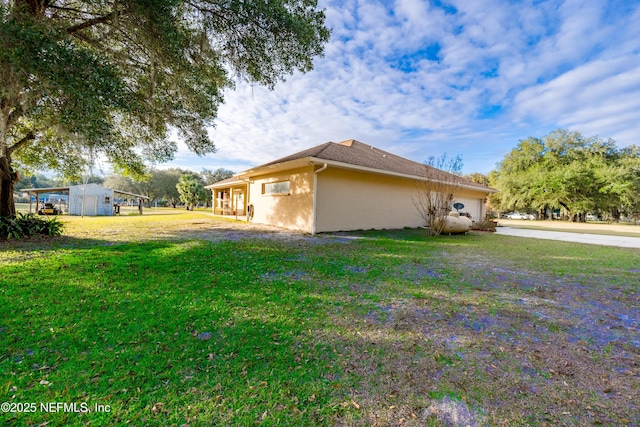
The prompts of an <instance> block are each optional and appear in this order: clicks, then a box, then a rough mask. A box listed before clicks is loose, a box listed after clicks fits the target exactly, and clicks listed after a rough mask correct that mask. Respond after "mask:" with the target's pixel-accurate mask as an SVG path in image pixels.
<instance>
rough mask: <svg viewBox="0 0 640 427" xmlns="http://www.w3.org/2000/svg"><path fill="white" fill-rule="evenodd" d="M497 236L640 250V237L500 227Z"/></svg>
mask: <svg viewBox="0 0 640 427" xmlns="http://www.w3.org/2000/svg"><path fill="white" fill-rule="evenodd" d="M496 233H497V234H504V235H507V236H517V237H531V238H534V239H547V240H563V241H565V242H577V243H587V244H590V245H603V246H619V247H622V248H638V249H640V237H626V236H605V235H601V234H585V233H567V232H562V231H546V230H531V229H525V228H512V227H498V228H497V229H496Z"/></svg>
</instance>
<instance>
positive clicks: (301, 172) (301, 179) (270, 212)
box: [248, 166, 314, 233]
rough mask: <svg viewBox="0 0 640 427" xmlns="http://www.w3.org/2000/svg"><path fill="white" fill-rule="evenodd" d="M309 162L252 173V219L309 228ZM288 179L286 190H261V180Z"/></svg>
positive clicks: (310, 230) (311, 170)
mask: <svg viewBox="0 0 640 427" xmlns="http://www.w3.org/2000/svg"><path fill="white" fill-rule="evenodd" d="M313 170H314V169H313V166H308V167H302V168H298V169H292V170H287V171H284V172H276V173H272V174H268V175H261V176H257V177H252V178H251V181H250V184H249V197H248V200H249V203H250V204H252V205H253V208H254V213H253V222H255V223H259V224H270V225H275V226H278V227H285V228H289V229H293V230H301V231H306V232H309V233H311V232H312V231H313ZM287 180H288V181H289V182H290V187H289V194H287V195H267V194H263V193H262V191H263V184H266V183H274V182H282V181H287Z"/></svg>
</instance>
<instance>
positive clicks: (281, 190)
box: [262, 181, 291, 195]
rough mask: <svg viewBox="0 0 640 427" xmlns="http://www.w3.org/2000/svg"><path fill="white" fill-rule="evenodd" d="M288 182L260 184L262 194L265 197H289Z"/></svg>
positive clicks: (289, 184) (289, 185)
mask: <svg viewBox="0 0 640 427" xmlns="http://www.w3.org/2000/svg"><path fill="white" fill-rule="evenodd" d="M290 188H291V183H290V181H278V182H269V183H265V184H262V194H265V195H289V190H290Z"/></svg>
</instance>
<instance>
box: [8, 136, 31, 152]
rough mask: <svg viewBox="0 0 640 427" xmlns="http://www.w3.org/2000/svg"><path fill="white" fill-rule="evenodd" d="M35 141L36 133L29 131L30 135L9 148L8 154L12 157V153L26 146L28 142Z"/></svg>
mask: <svg viewBox="0 0 640 427" xmlns="http://www.w3.org/2000/svg"><path fill="white" fill-rule="evenodd" d="M34 139H36V134H35V132H33V131H29V133H28V134H26V135H25V136H24V137H23V138H22V139H21V140H19V141H18V142H16V143H15V144H13V145H12V146H11V147H9V148H7V154H8V155H9V156H11V154H12V153H14V152H15V151H17V150H19V149H20V148H22V147H23V146H25V145H26V144H27V143H28V142H30V141H33V140H34Z"/></svg>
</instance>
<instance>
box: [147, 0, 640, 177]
mask: <svg viewBox="0 0 640 427" xmlns="http://www.w3.org/2000/svg"><path fill="white" fill-rule="evenodd" d="M320 7H322V8H324V9H326V15H327V25H328V26H329V27H330V28H331V29H332V37H331V41H330V42H329V43H328V45H327V46H326V52H325V56H324V57H322V58H317V59H316V60H315V61H314V64H315V65H314V67H315V68H314V70H313V71H312V72H309V73H307V74H295V75H293V76H289V77H288V78H287V80H286V82H284V83H280V84H278V85H277V86H276V87H275V89H274V90H273V91H269V90H267V89H265V88H263V87H260V86H252V85H249V84H246V83H242V82H238V84H237V86H236V89H235V90H234V91H229V92H228V93H227V94H226V96H225V104H224V105H223V106H221V108H220V109H219V116H218V120H217V124H216V127H215V128H214V129H212V130H211V135H212V137H213V139H214V141H215V142H216V145H217V147H218V152H217V153H215V154H211V155H208V156H205V157H198V156H195V155H193V154H190V153H189V152H188V150H187V149H186V148H184V147H183V146H181V148H180V150H179V152H178V153H177V155H176V157H175V159H174V160H173V161H172V162H170V163H166V164H163V165H158V166H159V167H162V168H166V167H181V168H186V169H192V170H194V171H200V170H201V169H202V168H208V169H216V168H219V167H224V168H227V169H231V170H233V171H235V172H239V171H241V170H244V169H248V168H250V167H252V166H255V165H258V164H261V163H265V162H268V161H271V160H274V159H276V158H278V157H282V156H285V155H288V154H291V153H293V152H296V151H300V150H303V149H305V148H309V147H311V146H314V145H318V144H321V143H324V142H327V141H334V142H340V141H343V140H346V139H352V138H353V139H357V140H359V141H362V142H364V143H367V144H370V145H373V146H376V147H378V148H380V149H383V150H387V151H390V152H393V153H395V154H398V155H401V156H404V157H407V158H410V159H412V160H415V161H418V162H422V161H425V160H426V159H427V158H428V157H429V156H436V157H437V156H440V155H442V154H444V153H448V155H449V156H454V155H457V154H461V155H462V156H463V162H464V168H463V172H464V173H471V172H481V173H487V172H489V171H490V170H492V169H494V168H495V167H496V163H497V162H499V161H500V160H502V159H503V158H504V156H505V154H506V153H508V152H509V151H510V150H512V149H513V148H514V147H515V146H516V145H517V144H518V141H519V140H521V139H526V138H527V137H529V136H536V137H542V136H545V135H547V134H548V133H549V132H551V131H553V130H555V129H557V128H568V129H571V130H577V131H580V132H581V133H582V134H583V135H586V136H593V135H598V136H600V137H601V138H613V139H614V140H615V141H616V143H617V144H618V145H619V146H620V147H624V146H627V145H630V144H639V145H640V138H639V137H638V136H639V135H640V25H639V24H638V23H640V0H619V1H618V0H611V1H604V0H602V1H600V0H581V1H577V0H568V1H561V0H550V1H539V0H529V1H515V0H512V1H505V0H431V1H428V0H398V1H373V0H320Z"/></svg>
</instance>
